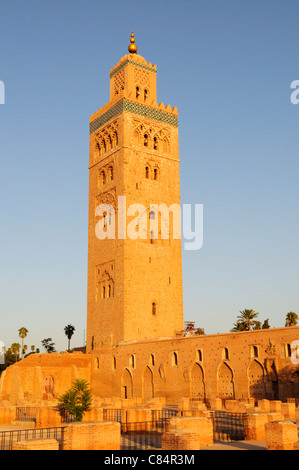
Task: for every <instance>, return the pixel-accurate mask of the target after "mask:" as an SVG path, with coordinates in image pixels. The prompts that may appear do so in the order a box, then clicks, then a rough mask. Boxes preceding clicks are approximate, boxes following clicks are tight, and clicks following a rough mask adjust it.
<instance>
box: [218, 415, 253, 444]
mask: <svg viewBox="0 0 299 470" xmlns="http://www.w3.org/2000/svg"><path fill="white" fill-rule="evenodd" d="M210 416H211V418H212V421H213V432H214V439H215V440H218V441H242V440H244V439H245V432H244V425H245V420H246V418H247V414H246V413H229V412H227V411H212V412H211V413H210Z"/></svg>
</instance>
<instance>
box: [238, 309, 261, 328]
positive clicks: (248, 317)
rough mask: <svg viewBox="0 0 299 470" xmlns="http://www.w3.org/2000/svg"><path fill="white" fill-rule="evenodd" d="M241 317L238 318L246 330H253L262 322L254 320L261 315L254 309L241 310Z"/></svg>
mask: <svg viewBox="0 0 299 470" xmlns="http://www.w3.org/2000/svg"><path fill="white" fill-rule="evenodd" d="M240 313H241V315H239V316H238V318H239V320H240V322H241V323H243V324H244V326H245V328H244V330H251V329H253V328H256V327H258V326H259V324H260V322H258V321H256V320H254V318H256V317H257V316H258V315H259V313H258V312H255V311H254V310H252V309H246V308H245V310H240Z"/></svg>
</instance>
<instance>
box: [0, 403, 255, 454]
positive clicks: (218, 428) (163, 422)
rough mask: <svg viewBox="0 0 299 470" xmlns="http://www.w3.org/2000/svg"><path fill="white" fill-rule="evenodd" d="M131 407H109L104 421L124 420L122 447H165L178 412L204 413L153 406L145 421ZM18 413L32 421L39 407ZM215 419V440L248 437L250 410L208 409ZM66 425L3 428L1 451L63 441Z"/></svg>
mask: <svg viewBox="0 0 299 470" xmlns="http://www.w3.org/2000/svg"><path fill="white" fill-rule="evenodd" d="M126 412H127V410H124V409H105V410H104V412H103V419H104V421H117V422H119V423H120V424H121V449H122V450H155V449H161V436H162V434H163V433H164V432H165V431H166V428H167V424H168V423H169V421H170V419H171V418H172V417H175V416H190V415H191V416H202V413H201V412H200V411H199V410H192V411H190V410H187V411H185V412H184V411H181V412H180V413H178V412H177V410H174V409H163V410H151V420H150V421H144V422H128V421H127V414H126ZM17 413H18V414H17V416H18V419H19V420H22V421H32V420H34V419H35V416H36V408H33V407H32V408H29V407H27V408H25V409H24V408H22V407H20V408H18V411H17ZM208 416H209V417H210V418H211V419H212V423H213V436H214V440H215V441H217V440H218V441H233V440H244V426H245V423H246V417H247V414H246V413H230V412H226V411H216V410H215V411H208ZM71 420H72V417H71V416H69V415H68V416H64V417H63V421H64V422H68V421H71ZM63 429H64V426H61V427H55V428H43V429H20V430H10V431H1V432H0V451H1V450H10V449H12V446H13V443H14V442H17V441H22V440H32V439H56V440H58V442H59V443H60V442H61V438H62V433H63Z"/></svg>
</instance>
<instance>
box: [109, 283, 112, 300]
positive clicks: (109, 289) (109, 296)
mask: <svg viewBox="0 0 299 470" xmlns="http://www.w3.org/2000/svg"><path fill="white" fill-rule="evenodd" d="M111 292H112V291H111V284H109V286H108V298H109V299H110V297H111Z"/></svg>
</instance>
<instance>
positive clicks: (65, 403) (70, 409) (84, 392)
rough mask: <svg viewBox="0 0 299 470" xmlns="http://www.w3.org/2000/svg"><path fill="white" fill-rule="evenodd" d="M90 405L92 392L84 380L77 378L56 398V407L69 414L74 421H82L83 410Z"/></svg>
mask: <svg viewBox="0 0 299 470" xmlns="http://www.w3.org/2000/svg"><path fill="white" fill-rule="evenodd" d="M91 405H92V394H91V391H90V389H89V384H88V382H87V381H86V380H84V379H83V380H79V379H77V380H76V381H75V382H74V383H73V386H72V387H71V388H70V389H69V390H67V391H66V392H65V393H64V394H63V395H61V396H60V397H59V398H58V409H59V411H60V413H61V414H62V415H63V414H65V412H67V413H68V414H70V415H71V416H72V417H73V419H74V420H75V421H82V418H83V415H84V413H85V411H89V410H90V409H91Z"/></svg>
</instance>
